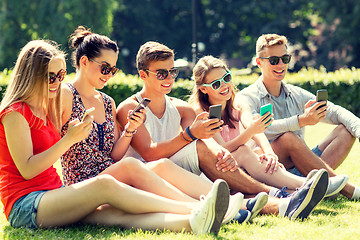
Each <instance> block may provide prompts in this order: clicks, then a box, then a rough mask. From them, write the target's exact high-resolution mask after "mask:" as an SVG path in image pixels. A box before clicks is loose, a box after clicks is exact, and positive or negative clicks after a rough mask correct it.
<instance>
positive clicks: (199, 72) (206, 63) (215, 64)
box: [189, 56, 236, 128]
mask: <svg viewBox="0 0 360 240" xmlns="http://www.w3.org/2000/svg"><path fill="white" fill-rule="evenodd" d="M215 68H223V69H225V70H226V71H228V72H230V71H229V69H228V67H227V66H226V64H225V62H224V61H222V60H221V59H218V58H215V57H213V56H205V57H202V58H200V60H199V61H198V62H197V63H196V65H195V67H194V69H193V77H194V79H195V86H194V89H193V92H192V94H191V96H190V99H189V102H190V104H192V105H193V106H194V105H196V104H198V105H199V107H200V108H201V109H202V110H204V111H209V107H210V102H209V96H208V95H207V94H204V93H203V92H202V91H201V90H200V88H201V86H202V85H203V84H204V83H205V78H206V75H207V74H208V73H209V72H210V71H211V70H213V69H215ZM230 91H231V98H230V99H229V100H228V101H227V103H226V107H225V111H224V114H223V116H222V117H221V118H222V120H223V121H224V124H226V125H228V126H229V127H230V128H235V126H234V124H233V123H232V122H231V121H236V119H235V118H234V116H233V113H232V111H233V109H234V99H235V94H236V90H235V86H234V84H232V87H231V88H230Z"/></svg>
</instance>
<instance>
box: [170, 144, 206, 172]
mask: <svg viewBox="0 0 360 240" xmlns="http://www.w3.org/2000/svg"><path fill="white" fill-rule="evenodd" d="M196 142H197V141H193V142H192V143H189V144H188V145H186V146H185V147H183V148H182V149H180V150H179V151H177V152H176V153H175V154H174V155H172V156H171V157H170V158H169V159H170V160H171V161H172V162H173V163H175V164H176V165H178V166H179V167H182V168H184V169H186V170H188V171H189V172H192V173H194V174H196V175H200V174H201V170H200V167H199V158H198V154H197V149H196Z"/></svg>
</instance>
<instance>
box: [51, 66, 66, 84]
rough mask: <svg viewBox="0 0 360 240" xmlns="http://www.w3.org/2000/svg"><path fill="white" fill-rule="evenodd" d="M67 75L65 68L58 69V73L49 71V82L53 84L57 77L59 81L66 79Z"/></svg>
mask: <svg viewBox="0 0 360 240" xmlns="http://www.w3.org/2000/svg"><path fill="white" fill-rule="evenodd" d="M65 76H66V70H64V69H60V71H58V73H56V74H55V73H53V72H49V84H53V83H54V82H55V81H56V79H58V80H59V82H61V81H62V80H64V78H65Z"/></svg>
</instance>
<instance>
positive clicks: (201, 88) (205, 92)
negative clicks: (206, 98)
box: [199, 86, 207, 94]
mask: <svg viewBox="0 0 360 240" xmlns="http://www.w3.org/2000/svg"><path fill="white" fill-rule="evenodd" d="M199 90H200V91H201V92H202V93H203V94H207V89H206V87H204V86H201V87H200V88H199Z"/></svg>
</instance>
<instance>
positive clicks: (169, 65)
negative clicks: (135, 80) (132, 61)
mask: <svg viewBox="0 0 360 240" xmlns="http://www.w3.org/2000/svg"><path fill="white" fill-rule="evenodd" d="M173 68H174V58H172V57H170V58H169V59H167V60H164V61H152V62H151V63H150V64H149V67H148V69H147V70H149V71H151V72H153V73H156V72H157V71H158V70H160V69H164V70H168V71H169V70H170V69H173ZM153 73H150V72H147V71H144V70H140V71H139V74H140V77H141V79H143V80H144V83H145V87H146V88H147V89H150V88H151V90H152V91H153V92H157V93H159V94H168V93H170V92H171V88H172V86H173V85H174V81H175V79H174V78H172V77H171V76H170V74H169V75H168V76H167V77H166V78H165V79H164V80H158V79H157V78H156V74H153Z"/></svg>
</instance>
